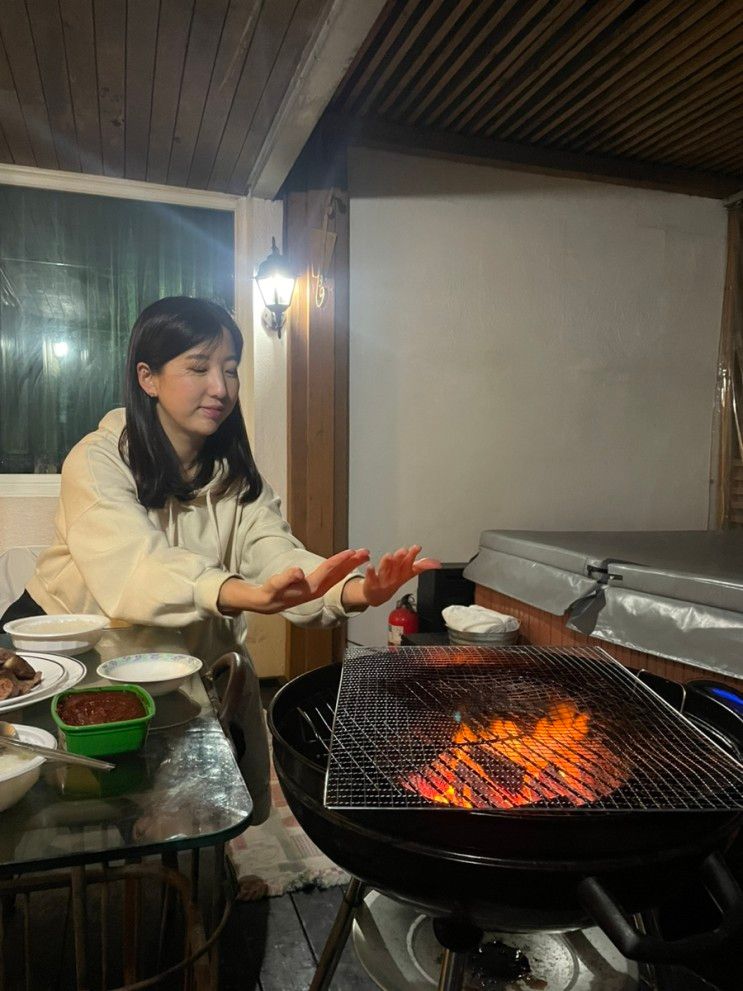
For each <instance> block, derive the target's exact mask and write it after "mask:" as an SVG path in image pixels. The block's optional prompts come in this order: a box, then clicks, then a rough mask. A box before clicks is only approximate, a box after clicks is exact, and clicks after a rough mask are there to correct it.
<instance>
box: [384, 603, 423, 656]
mask: <svg viewBox="0 0 743 991" xmlns="http://www.w3.org/2000/svg"><path fill="white" fill-rule="evenodd" d="M417 632H418V613H417V612H416V611H415V598H414V597H413V596H412V595H403V597H402V598H401V599H399V600H398V602H397V605H396V606H395V608H394V609H393V610H392V612H391V613H390V615H389V618H388V619H387V643H388V645H389V646H390V647H399V646H400V642H401V641H402V638H403V635H406V634H408V633H417Z"/></svg>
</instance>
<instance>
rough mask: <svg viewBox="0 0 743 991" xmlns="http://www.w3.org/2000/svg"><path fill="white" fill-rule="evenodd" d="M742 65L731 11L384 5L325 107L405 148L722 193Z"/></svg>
mask: <svg viewBox="0 0 743 991" xmlns="http://www.w3.org/2000/svg"><path fill="white" fill-rule="evenodd" d="M742 56H743V0H391V2H389V3H387V5H386V7H385V8H384V10H383V11H382V13H381V15H380V16H379V18H378V20H377V22H376V25H375V28H374V29H373V31H372V32H371V33H370V35H369V36H368V38H367V41H366V43H365V45H364V46H363V47H362V48H361V49H360V50H359V52H358V54H357V56H356V59H355V61H354V63H353V65H352V66H351V68H350V70H349V72H348V74H347V76H346V78H345V80H344V82H343V83H342V84H341V86H340V87H339V89H338V91H337V93H336V96H335V98H334V100H333V102H332V105H331V108H330V109H331V110H332V111H333V112H334V113H335V114H336V115H341V117H342V118H345V119H353V120H355V121H357V122H358V121H359V119H363V121H365V122H367V125H368V124H369V123H373V124H376V125H379V124H380V123H383V124H386V125H388V134H389V135H390V136H391V137H390V140H391V141H392V140H393V138H394V136H395V135H396V136H397V138H396V140H398V141H401V142H405V143H407V144H408V146H409V147H411V148H412V147H413V146H414V145H415V143H416V141H417V142H418V143H420V144H421V145H425V144H426V143H427V141H429V139H430V137H431V136H433V137H435V138H436V141H437V147H438V148H439V150H440V151H445V150H446V147H447V144H448V145H449V146H450V147H451V148H452V149H453V150H456V148H457V144H458V143H459V144H460V145H461V148H462V149H463V150H464V149H466V148H467V146H468V142H469V145H470V146H472V144H473V142H474V143H475V144H476V146H477V148H478V149H480V152H481V153H482V155H486V154H487V144H488V143H489V142H491V143H493V146H494V148H495V146H497V148H499V149H501V150H502V149H505V151H504V154H506V152H507V151H508V149H511V150H512V152H513V154H514V155H515V157H516V159H518V154H516V152H515V151H514V149H515V150H518V149H522V150H523V152H524V160H525V161H528V154H526V152H527V151H529V150H531V151H532V152H535V151H538V152H540V153H542V154H543V153H547V152H548V153H549V155H550V156H551V160H552V161H558V162H559V156H560V155H564V156H566V161H570V162H572V163H577V164H578V166H580V163H581V162H583V163H584V165H585V166H586V169H587V171H590V170H591V169H590V166H591V162H592V161H595V162H598V163H609V166H611V163H614V166H616V167H617V168H619V169H620V171H621V167H622V166H623V165H625V166H626V167H627V169H628V172H629V173H632V174H634V175H635V176H642V174H643V171H644V170H646V171H647V174H648V175H657V174H658V167H659V166H662V167H663V168H664V169H669V170H671V171H670V172H668V174H669V175H674V176H679V175H680V176H681V177H683V176H684V175H691V176H692V177H693V176H695V175H699V176H706V177H710V182H709V186H708V188H709V189H710V190H715V191H716V192H717V194H718V195H725V193H726V192H727V193H728V194H729V193H731V192H734V191H736V190H737V189H740V188H741V186H743V62H742ZM367 130H368V132H369V133H371V131H372V130H373V128H369V127H367ZM377 132H378V133H379V127H377ZM362 133H363V132H362ZM496 150H497V149H496ZM493 157H498V155H497V154H494V156H493ZM538 158H539V156H538V155H537V160H538Z"/></svg>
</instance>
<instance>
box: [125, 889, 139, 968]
mask: <svg viewBox="0 0 743 991" xmlns="http://www.w3.org/2000/svg"><path fill="white" fill-rule="evenodd" d="M139 885H140V882H139V879H138V878H133V877H127V878H125V880H124V911H123V916H122V928H123V933H122V936H123V940H122V949H123V956H124V984H134V982H135V981H136V980H137V960H138V958H139V915H140V911H139V908H140V906H139V894H140V889H139Z"/></svg>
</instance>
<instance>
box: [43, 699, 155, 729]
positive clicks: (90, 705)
mask: <svg viewBox="0 0 743 991" xmlns="http://www.w3.org/2000/svg"><path fill="white" fill-rule="evenodd" d="M57 713H58V715H59V717H60V719H62V720H63V722H65V723H66V724H67V725H68V726H97V725H99V724H100V723H118V722H124V721H125V720H127V719H140V718H141V717H142V716H144V715H146V713H145V708H144V706H143V705H142V702H141V700H140V699H139V698H138V697H137V696H136V695H135V694H134V692H76V693H75V694H73V695H67V696H66V697H65V698H63V699H61V700H60V701H59V702H58V703H57Z"/></svg>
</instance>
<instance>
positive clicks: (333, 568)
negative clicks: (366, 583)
mask: <svg viewBox="0 0 743 991" xmlns="http://www.w3.org/2000/svg"><path fill="white" fill-rule="evenodd" d="M368 560H369V551H368V550H365V549H361V550H346V551H341V552H340V553H338V554H334V555H333V556H332V557H329V558H328V559H327V560H326V561H323V562H322V564H318V566H317V567H316V568H315V569H314V570H313V571H310V572H309V574H305V573H304V571H303V570H302V569H301V568H287V569H286V571H281V572H279V574H277V575H273V576H272V577H271V578H269V579H268V581H265V582H264V583H263V584H262V585H251V584H250V583H249V582H246V581H243V580H242V579H241V578H228V579H227V581H225V582H224V584H223V585H222V587H221V589H220V590H219V598H218V600H217V605H218V606H219V609H220V610H221V611H222V612H223V613H225V614H227V615H230V614H232V613H237V612H243V611H247V612H257V613H264V614H266V615H269V614H271V613H277V612H283V611H284V610H285V609H291V608H293V607H294V606H299V605H301V604H302V603H303V602H311V601H312V600H313V599H320V598H322V596H323V595H325V593H326V592H327V591H328V589H330V588H332V587H333V585H337V584H338V582H339V581H341V580H342V579H343V578H345V577H346V576H347V575H350V574H351V572H352V571H355V570H356V569H357V568H359V567H361V565H364V564H366V563H367V561H368Z"/></svg>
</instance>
